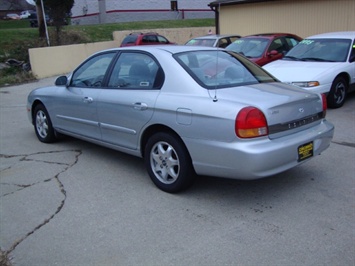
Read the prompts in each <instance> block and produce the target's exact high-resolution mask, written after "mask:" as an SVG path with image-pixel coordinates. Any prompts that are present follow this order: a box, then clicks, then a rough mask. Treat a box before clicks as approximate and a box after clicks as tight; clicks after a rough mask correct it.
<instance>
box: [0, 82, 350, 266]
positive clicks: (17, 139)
mask: <svg viewBox="0 0 355 266" xmlns="http://www.w3.org/2000/svg"><path fill="white" fill-rule="evenodd" d="M53 82H54V78H48V79H44V80H40V81H38V82H35V83H29V84H23V85H19V86H12V87H8V88H0V127H1V128H0V215H1V217H0V248H1V250H3V251H5V252H8V253H9V256H10V257H12V261H13V263H14V264H15V265H16V266H22V265H23V266H28V265H30V266H32V265H33V266H34V265H354V263H355V255H354V254H355V253H354V250H355V233H354V232H355V226H354V220H355V219H354V218H355V210H354V207H355V205H354V202H355V194H354V188H355V176H354V175H355V164H354V161H355V94H353V95H351V97H350V99H349V100H348V101H347V102H346V104H345V106H344V107H342V108H341V109H337V110H328V115H327V117H328V120H330V121H331V122H333V123H334V125H335V127H336V130H335V137H334V140H333V143H332V145H331V146H330V148H329V149H328V150H327V151H326V152H324V154H322V155H321V156H318V157H316V158H314V159H313V160H311V161H309V162H307V163H305V164H303V165H301V166H300V167H297V168H295V169H292V170H290V171H287V172H285V173H282V174H279V175H277V176H275V177H272V178H268V179H264V180H259V181H252V182H242V181H236V180H227V179H217V178H212V177H199V178H198V179H197V181H196V183H195V185H194V186H193V187H192V188H191V189H190V190H188V191H186V192H184V193H181V194H177V195H170V194H167V193H164V192H162V191H160V190H158V189H157V188H155V186H154V185H153V184H152V182H151V181H150V179H149V177H148V175H147V173H146V171H145V168H144V165H143V161H142V160H141V159H139V158H135V157H131V156H128V155H125V154H122V153H119V152H116V151H112V150H108V149H105V148H102V147H98V146H95V145H93V144H90V143H86V142H83V141H79V140H75V139H72V138H65V139H64V140H62V141H60V142H58V143H55V144H43V143H40V142H39V141H38V140H37V138H36V136H35V133H34V130H33V127H32V126H31V125H30V123H29V121H28V119H27V114H26V108H25V106H26V97H27V94H28V93H29V92H30V91H31V90H32V89H33V88H35V87H40V86H45V85H50V84H53Z"/></svg>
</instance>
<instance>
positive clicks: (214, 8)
mask: <svg viewBox="0 0 355 266" xmlns="http://www.w3.org/2000/svg"><path fill="white" fill-rule="evenodd" d="M208 6H209V7H210V8H211V10H212V11H213V12H214V20H215V25H216V34H219V8H218V7H219V6H212V5H211V4H209V5H208Z"/></svg>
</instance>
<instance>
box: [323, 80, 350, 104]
mask: <svg viewBox="0 0 355 266" xmlns="http://www.w3.org/2000/svg"><path fill="white" fill-rule="evenodd" d="M347 90H348V83H347V82H346V80H345V79H344V78H343V77H337V78H336V79H335V80H334V81H333V83H332V87H331V88H330V91H329V94H328V97H327V102H328V106H329V107H330V108H339V107H342V106H343V104H344V102H345V98H346V93H347Z"/></svg>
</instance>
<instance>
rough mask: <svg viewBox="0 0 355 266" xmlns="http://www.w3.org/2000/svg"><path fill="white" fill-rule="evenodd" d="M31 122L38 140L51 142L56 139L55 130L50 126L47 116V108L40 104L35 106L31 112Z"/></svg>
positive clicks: (50, 122)
mask: <svg viewBox="0 0 355 266" xmlns="http://www.w3.org/2000/svg"><path fill="white" fill-rule="evenodd" d="M33 124H34V128H35V132H36V136H37V138H38V139H39V141H41V142H44V143H51V142H54V141H55V140H56V136H55V132H54V129H53V126H52V121H51V119H50V117H49V114H48V112H47V109H46V108H45V107H44V105H42V104H38V105H37V106H36V107H35V110H34V113H33Z"/></svg>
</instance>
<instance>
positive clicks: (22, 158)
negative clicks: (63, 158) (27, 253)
mask: <svg viewBox="0 0 355 266" xmlns="http://www.w3.org/2000/svg"><path fill="white" fill-rule="evenodd" d="M63 152H74V153H75V157H74V162H72V163H62V162H53V161H48V160H39V159H31V158H29V157H30V156H35V155H41V154H53V153H63ZM81 154H82V151H81V150H61V151H49V152H38V153H32V154H22V155H5V154H0V158H16V157H20V159H19V162H23V161H29V162H41V163H46V164H56V165H62V166H65V167H64V169H63V170H61V171H59V172H58V173H57V174H56V175H55V176H53V177H50V178H47V179H45V180H42V181H38V182H34V183H31V184H26V185H23V184H15V183H3V182H0V185H1V186H2V185H12V186H16V187H18V188H19V189H17V190H16V191H12V192H10V193H6V194H4V195H1V197H0V199H1V198H3V197H6V196H8V195H11V194H15V193H16V192H19V191H21V190H24V189H26V188H29V187H33V186H35V185H38V184H41V183H44V182H49V181H52V180H55V181H56V183H57V185H58V188H59V191H60V192H61V194H63V196H64V198H63V200H62V201H61V202H60V204H59V206H58V207H57V209H56V210H55V212H54V213H53V214H51V215H50V216H49V217H48V218H46V219H45V220H44V221H43V222H41V223H40V224H38V225H37V226H35V227H34V228H33V229H32V230H31V231H29V232H28V233H27V234H25V235H24V236H23V237H21V238H19V239H17V240H16V241H15V242H14V243H13V244H12V245H11V247H10V248H9V249H8V250H6V251H3V253H4V254H5V256H8V255H9V254H10V253H11V252H12V251H14V250H15V248H16V247H17V246H18V245H19V244H20V243H21V242H22V241H24V240H25V239H26V238H28V237H29V236H30V235H32V234H34V233H35V232H36V231H37V230H39V229H40V228H41V227H43V226H44V225H46V224H47V223H49V222H50V221H51V220H52V219H53V218H54V217H55V216H56V215H57V214H58V213H59V212H60V211H61V210H62V208H63V207H64V204H65V201H66V197H67V195H66V194H67V193H66V190H65V187H64V185H63V183H62V182H61V181H60V179H59V176H60V175H61V174H62V173H64V172H66V171H67V170H68V169H70V168H71V167H73V166H74V165H76V164H77V163H78V161H79V157H80V155H81ZM11 168H12V166H9V167H7V168H4V169H1V171H0V173H1V172H3V171H5V170H8V169H11Z"/></svg>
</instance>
